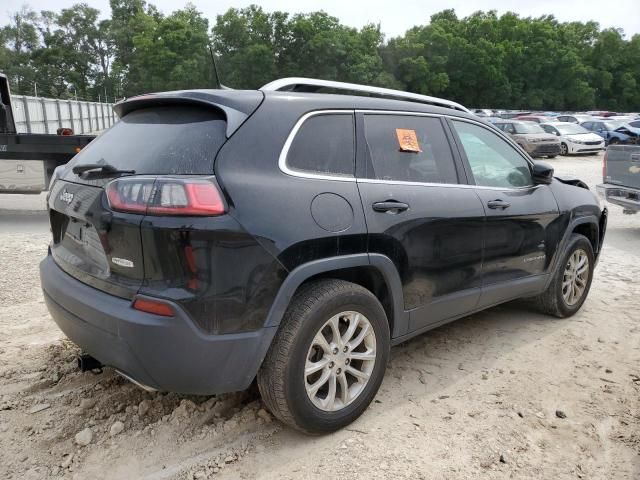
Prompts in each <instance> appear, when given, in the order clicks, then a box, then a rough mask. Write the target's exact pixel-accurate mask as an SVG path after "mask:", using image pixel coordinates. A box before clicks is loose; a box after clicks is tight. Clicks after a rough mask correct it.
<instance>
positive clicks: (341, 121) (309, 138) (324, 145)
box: [286, 113, 355, 176]
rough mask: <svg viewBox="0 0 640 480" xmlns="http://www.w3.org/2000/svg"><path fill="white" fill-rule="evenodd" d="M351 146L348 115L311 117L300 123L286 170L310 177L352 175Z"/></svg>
mask: <svg viewBox="0 0 640 480" xmlns="http://www.w3.org/2000/svg"><path fill="white" fill-rule="evenodd" d="M354 143H355V135H354V125H353V115H352V114H342V113H339V114H325V115H315V116H313V117H310V118H308V119H307V120H306V121H305V122H304V123H303V124H302V126H301V127H300V130H298V133H297V134H296V136H295V138H294V139H293V142H292V143H291V146H290V148H289V152H288V154H287V160H286V162H287V167H288V168H290V169H292V170H296V171H300V172H309V173H314V174H324V175H349V176H353V170H354V158H355V145H354Z"/></svg>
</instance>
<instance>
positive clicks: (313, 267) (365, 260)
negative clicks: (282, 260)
mask: <svg viewBox="0 0 640 480" xmlns="http://www.w3.org/2000/svg"><path fill="white" fill-rule="evenodd" d="M322 278H337V279H341V280H346V281H350V282H353V283H356V284H358V285H361V286H363V287H364V288H366V289H368V290H369V291H371V292H372V293H373V294H374V295H375V296H376V297H377V298H378V300H380V303H381V304H382V306H383V308H384V309H385V312H386V314H387V319H388V321H389V329H390V333H391V337H392V338H394V337H397V336H400V335H403V334H404V333H406V329H407V327H408V315H406V313H405V311H404V303H403V296H402V283H401V281H400V276H399V274H398V271H397V269H396V267H395V265H394V264H393V262H392V261H391V259H390V258H389V257H387V256H385V255H380V254H366V253H362V254H353V255H342V256H338V257H330V258H323V259H319V260H314V261H311V262H308V263H305V264H302V265H300V266H298V267H296V268H295V269H294V270H292V271H291V272H290V273H289V275H288V276H287V278H286V279H285V280H284V282H283V284H282V286H281V287H280V290H279V291H278V294H277V295H276V298H275V300H274V302H273V305H272V306H271V309H270V310H269V314H268V316H267V320H266V322H265V325H264V326H265V327H277V326H278V325H280V322H281V320H282V318H283V316H284V314H285V312H286V310H287V308H288V306H289V304H290V302H291V299H292V298H293V296H294V295H295V293H296V291H298V289H299V288H300V287H301V286H302V285H304V284H306V283H308V282H310V281H314V280H319V279H322Z"/></svg>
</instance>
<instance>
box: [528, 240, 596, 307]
mask: <svg viewBox="0 0 640 480" xmlns="http://www.w3.org/2000/svg"><path fill="white" fill-rule="evenodd" d="M594 266H595V257H594V254H593V247H592V246H591V242H590V241H589V239H587V237H585V236H584V235H580V234H577V233H572V234H571V237H570V238H569V244H568V245H567V248H566V250H565V253H564V255H563V257H562V258H561V259H560V263H558V266H557V268H556V272H555V274H554V277H553V280H552V281H551V283H550V284H549V286H548V287H547V289H546V290H545V291H544V293H542V294H541V295H539V296H538V297H535V299H534V300H535V301H536V303H537V304H538V305H539V307H540V309H541V310H542V311H543V312H545V313H548V314H549V315H553V316H556V317H558V318H566V317H570V316H572V315H574V314H575V313H576V312H577V311H578V310H580V307H582V304H583V303H584V301H585V300H586V299H587V295H588V294H589V289H590V288H591V281H592V279H593V268H594Z"/></svg>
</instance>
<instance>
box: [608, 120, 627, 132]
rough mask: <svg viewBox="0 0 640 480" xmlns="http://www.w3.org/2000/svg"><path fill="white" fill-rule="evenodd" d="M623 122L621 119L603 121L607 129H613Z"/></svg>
mask: <svg viewBox="0 0 640 480" xmlns="http://www.w3.org/2000/svg"><path fill="white" fill-rule="evenodd" d="M624 123H625V122H623V121H622V120H610V121H608V122H604V125H605V127H607V130H615V129H616V128H620V127H621V126H623V125H624Z"/></svg>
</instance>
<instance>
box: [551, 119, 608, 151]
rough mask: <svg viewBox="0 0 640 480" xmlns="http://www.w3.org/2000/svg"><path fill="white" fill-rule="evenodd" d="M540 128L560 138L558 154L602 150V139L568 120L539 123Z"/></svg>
mask: <svg viewBox="0 0 640 480" xmlns="http://www.w3.org/2000/svg"><path fill="white" fill-rule="evenodd" d="M540 126H541V127H542V129H543V130H544V131H545V132H547V133H550V134H551V135H555V136H556V137H558V138H559V139H560V155H571V154H575V153H594V152H599V151H600V150H604V139H603V138H602V137H601V136H600V135H597V134H595V133H593V132H590V131H589V130H587V129H586V128H584V127H582V126H580V125H576V124H575V123H568V122H549V123H542V124H540Z"/></svg>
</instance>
